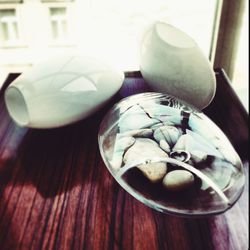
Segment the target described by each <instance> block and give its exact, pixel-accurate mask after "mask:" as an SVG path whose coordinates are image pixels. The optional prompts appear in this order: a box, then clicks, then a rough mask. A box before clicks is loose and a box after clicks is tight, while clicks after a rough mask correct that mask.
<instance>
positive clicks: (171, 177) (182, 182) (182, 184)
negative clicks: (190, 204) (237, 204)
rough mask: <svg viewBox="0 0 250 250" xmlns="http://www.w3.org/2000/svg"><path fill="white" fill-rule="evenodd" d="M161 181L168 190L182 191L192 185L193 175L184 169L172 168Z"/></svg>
mask: <svg viewBox="0 0 250 250" xmlns="http://www.w3.org/2000/svg"><path fill="white" fill-rule="evenodd" d="M162 183H163V185H164V187H165V188H167V189H168V190H171V191H182V190H185V189H187V188H189V187H190V186H192V184H193V183H194V176H193V174H192V173H190V172H188V171H186V170H174V171H171V172H169V173H168V174H166V176H165V177H164V178H163V181H162Z"/></svg>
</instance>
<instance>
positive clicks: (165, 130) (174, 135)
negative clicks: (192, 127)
mask: <svg viewBox="0 0 250 250" xmlns="http://www.w3.org/2000/svg"><path fill="white" fill-rule="evenodd" d="M180 136H181V133H180V131H179V130H178V129H177V128H176V127H174V126H162V127H159V128H157V129H156V130H155V132H154V138H155V140H156V141H158V142H160V141H161V140H166V142H167V143H168V144H169V146H170V147H172V146H174V145H175V143H176V142H177V140H178V138H179V137H180Z"/></svg>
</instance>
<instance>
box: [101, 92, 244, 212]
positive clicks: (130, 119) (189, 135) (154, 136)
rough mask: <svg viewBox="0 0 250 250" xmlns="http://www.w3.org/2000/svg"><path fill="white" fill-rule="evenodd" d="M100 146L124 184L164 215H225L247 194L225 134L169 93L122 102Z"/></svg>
mask: <svg viewBox="0 0 250 250" xmlns="http://www.w3.org/2000/svg"><path fill="white" fill-rule="evenodd" d="M99 147H100V151H101V154H102V157H103V159H104V162H105V163H106V166H107V168H108V169H109V171H110V172H111V174H112V175H113V176H114V178H115V179H116V180H117V181H118V183H119V184H120V185H121V186H122V187H123V188H124V189H125V190H127V191H128V192H129V193H130V194H131V195H133V196H134V197H135V198H137V199H138V200H140V201H141V202H143V203H144V204H146V205H148V206H150V207H152V208H154V209H156V210H158V211H161V212H166V213H170V214H175V215H184V216H203V215H211V214H218V213H222V212H224V211H226V210H227V209H228V208H230V207H231V206H232V205H233V204H234V203H235V202H236V201H237V200H238V198H239V197H240V194H241V192H242V190H243V186H244V173H243V167H242V163H241V161H240V158H239V156H238V155H237V153H236V152H235V150H234V148H233V147H232V145H231V144H230V142H229V140H228V139H227V138H226V136H225V135H224V134H223V132H222V131H221V130H220V129H219V128H218V127H217V126H216V125H215V124H214V123H213V122H212V121H211V120H210V119H209V118H208V117H207V116H206V115H204V114H203V113H202V112H201V111H199V110H197V109H195V108H194V107H191V106H190V105H187V104H186V103H184V102H182V101H180V100H177V99H175V98H173V97H171V96H168V95H164V94H160V93H143V94H138V95H134V96H131V97H128V98H125V99H123V100H122V101H120V102H119V103H118V104H117V105H115V106H114V107H113V108H112V109H111V110H110V112H109V113H108V114H107V115H106V117H105V118H104V120H103V121H102V124H101V127H100V131H99Z"/></svg>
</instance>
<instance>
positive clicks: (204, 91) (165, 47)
mask: <svg viewBox="0 0 250 250" xmlns="http://www.w3.org/2000/svg"><path fill="white" fill-rule="evenodd" d="M140 70H141V73H142V75H143V78H144V79H145V80H146V82H147V84H148V85H149V86H150V87H151V88H152V90H154V91H156V92H161V93H165V94H169V95H172V96H175V97H177V98H180V99H181V100H184V101H186V102H187V103H189V104H192V105H193V106H195V107H197V108H199V109H203V108H205V107H206V106H207V105H209V103H210V102H211V101H212V99H213V97H214V94H215V90H216V81H215V74H214V72H213V69H212V67H211V65H210V62H209V61H208V59H207V58H206V56H205V55H204V54H203V52H202V51H201V49H200V48H199V47H198V45H197V44H196V42H195V41H194V40H193V39H192V38H191V37H190V36H188V35H187V34H185V33H184V32H182V31H181V30H179V29H177V28H175V27H173V26H172V25H169V24H166V23H162V22H156V23H154V24H153V25H152V26H151V27H150V28H149V29H148V30H147V31H146V32H145V35H144V38H143V39H142V43H141V56H140Z"/></svg>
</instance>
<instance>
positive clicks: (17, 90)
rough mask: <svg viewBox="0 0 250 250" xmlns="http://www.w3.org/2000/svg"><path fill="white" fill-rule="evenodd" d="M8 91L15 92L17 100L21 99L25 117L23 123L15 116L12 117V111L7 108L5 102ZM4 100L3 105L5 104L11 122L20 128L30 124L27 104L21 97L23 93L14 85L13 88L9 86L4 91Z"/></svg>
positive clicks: (7, 104)
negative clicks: (11, 119)
mask: <svg viewBox="0 0 250 250" xmlns="http://www.w3.org/2000/svg"><path fill="white" fill-rule="evenodd" d="M10 90H15V91H16V92H17V94H18V98H20V99H21V101H22V104H23V109H24V110H25V113H26V114H25V115H26V116H27V118H26V119H25V121H23V120H22V119H19V118H17V117H16V115H13V110H12V108H11V107H10V106H9V102H8V101H7V92H9V91H10ZM4 99H5V104H6V107H7V110H8V112H9V114H10V116H11V117H12V118H13V120H14V121H15V122H16V123H17V124H18V125H20V126H27V125H28V124H29V123H30V117H29V109H28V106H27V103H26V101H25V98H24V96H23V93H22V91H21V90H20V89H19V88H18V87H17V86H15V85H13V86H9V87H8V88H7V89H6V90H5V93H4Z"/></svg>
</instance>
